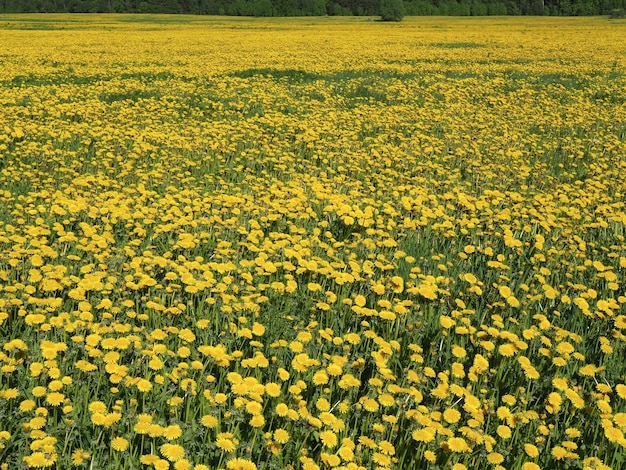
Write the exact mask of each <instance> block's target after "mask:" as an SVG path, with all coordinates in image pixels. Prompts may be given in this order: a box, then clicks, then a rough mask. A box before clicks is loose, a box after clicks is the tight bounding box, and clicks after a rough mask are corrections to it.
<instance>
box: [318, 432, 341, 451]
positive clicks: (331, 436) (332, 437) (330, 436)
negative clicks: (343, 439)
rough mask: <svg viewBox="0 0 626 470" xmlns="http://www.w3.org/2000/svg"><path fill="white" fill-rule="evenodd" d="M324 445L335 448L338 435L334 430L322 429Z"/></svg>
mask: <svg viewBox="0 0 626 470" xmlns="http://www.w3.org/2000/svg"><path fill="white" fill-rule="evenodd" d="M319 436H320V441H322V444H324V447H329V448H331V449H332V448H333V447H335V446H336V445H337V435H336V434H335V433H334V432H333V431H322V432H320V434H319Z"/></svg>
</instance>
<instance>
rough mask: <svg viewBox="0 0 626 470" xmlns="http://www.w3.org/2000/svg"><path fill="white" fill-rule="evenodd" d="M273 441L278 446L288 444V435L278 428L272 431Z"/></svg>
mask: <svg viewBox="0 0 626 470" xmlns="http://www.w3.org/2000/svg"><path fill="white" fill-rule="evenodd" d="M274 440H275V441H276V442H278V443H279V444H286V443H287V442H289V433H288V432H287V431H286V430H285V429H282V428H278V429H276V430H275V431H274Z"/></svg>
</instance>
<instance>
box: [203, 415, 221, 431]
mask: <svg viewBox="0 0 626 470" xmlns="http://www.w3.org/2000/svg"><path fill="white" fill-rule="evenodd" d="M200 422H201V423H202V425H203V426H206V427H207V428H211V429H212V428H215V427H217V425H218V423H219V421H218V419H217V417H215V416H212V415H204V416H203V417H202V418H201V419H200Z"/></svg>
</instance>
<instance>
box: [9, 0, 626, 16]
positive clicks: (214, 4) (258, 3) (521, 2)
mask: <svg viewBox="0 0 626 470" xmlns="http://www.w3.org/2000/svg"><path fill="white" fill-rule="evenodd" d="M382 1H383V2H384V1H385V0H382ZM398 1H400V0H398ZM402 7H403V13H404V14H405V15H409V16H430V15H443V16H487V15H541V16H543V15H549V16H586V15H613V16H620V12H622V13H623V12H624V10H625V9H626V0H403V1H402ZM380 10H381V0H0V13H29V12H33V13H186V14H197V15H231V16H324V15H330V16H340V15H343V16H351V15H356V16H370V15H379V14H380Z"/></svg>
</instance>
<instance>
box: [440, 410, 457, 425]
mask: <svg viewBox="0 0 626 470" xmlns="http://www.w3.org/2000/svg"><path fill="white" fill-rule="evenodd" d="M443 419H444V420H445V421H446V422H447V423H450V424H454V423H458V422H459V420H460V419H461V413H460V412H459V411H458V410H455V409H454V408H448V409H446V410H445V411H444V412H443Z"/></svg>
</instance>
